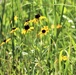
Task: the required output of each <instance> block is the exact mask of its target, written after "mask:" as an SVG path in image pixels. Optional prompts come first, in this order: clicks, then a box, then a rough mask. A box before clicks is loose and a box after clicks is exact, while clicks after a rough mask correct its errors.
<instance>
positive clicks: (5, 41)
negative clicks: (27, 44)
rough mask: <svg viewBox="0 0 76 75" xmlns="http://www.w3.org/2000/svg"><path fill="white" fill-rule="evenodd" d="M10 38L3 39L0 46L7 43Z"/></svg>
mask: <svg viewBox="0 0 76 75" xmlns="http://www.w3.org/2000/svg"><path fill="white" fill-rule="evenodd" d="M10 40H11V38H8V39H5V40H3V42H2V43H1V44H0V46H2V45H4V44H5V43H8V42H9V41H10Z"/></svg>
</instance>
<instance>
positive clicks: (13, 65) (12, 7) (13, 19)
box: [12, 0, 15, 66]
mask: <svg viewBox="0 0 76 75" xmlns="http://www.w3.org/2000/svg"><path fill="white" fill-rule="evenodd" d="M13 26H14V10H13V0H12V27H13ZM14 49H15V48H14V33H13V34H12V55H13V66H14V56H15V54H14Z"/></svg>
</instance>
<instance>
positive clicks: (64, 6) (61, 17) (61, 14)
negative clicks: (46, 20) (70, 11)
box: [60, 0, 66, 24]
mask: <svg viewBox="0 0 76 75" xmlns="http://www.w3.org/2000/svg"><path fill="white" fill-rule="evenodd" d="M65 3H66V0H64V4H63V7H62V12H61V17H60V24H61V22H62V17H63V12H64V7H65Z"/></svg>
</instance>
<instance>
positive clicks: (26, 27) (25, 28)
mask: <svg viewBox="0 0 76 75" xmlns="http://www.w3.org/2000/svg"><path fill="white" fill-rule="evenodd" d="M32 29H34V27H30V26H29V25H25V26H24V29H23V30H22V34H25V33H26V32H28V31H30V30H32Z"/></svg>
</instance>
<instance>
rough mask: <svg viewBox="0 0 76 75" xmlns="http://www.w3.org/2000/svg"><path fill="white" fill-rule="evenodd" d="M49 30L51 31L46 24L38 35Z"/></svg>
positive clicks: (44, 33)
mask: <svg viewBox="0 0 76 75" xmlns="http://www.w3.org/2000/svg"><path fill="white" fill-rule="evenodd" d="M48 31H49V28H48V26H44V27H43V28H42V29H41V31H40V32H39V34H38V35H41V36H42V35H46V34H47V32H48Z"/></svg>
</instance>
